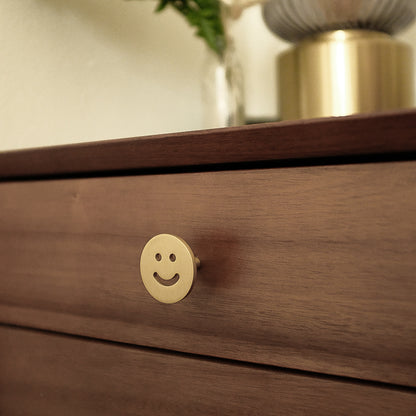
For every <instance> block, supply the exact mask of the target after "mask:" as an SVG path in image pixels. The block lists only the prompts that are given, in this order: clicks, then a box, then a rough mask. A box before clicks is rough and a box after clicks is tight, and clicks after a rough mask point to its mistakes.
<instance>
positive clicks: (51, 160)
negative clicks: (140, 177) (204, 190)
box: [0, 110, 416, 178]
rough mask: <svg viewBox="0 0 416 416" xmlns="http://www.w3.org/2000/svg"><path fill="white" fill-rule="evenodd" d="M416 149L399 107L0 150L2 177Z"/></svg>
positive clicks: (411, 124)
mask: <svg viewBox="0 0 416 416" xmlns="http://www.w3.org/2000/svg"><path fill="white" fill-rule="evenodd" d="M415 151H416V112H415V110H405V111H400V112H390V113H384V114H370V115H355V116H349V117H335V118H323V119H313V120H300V121H288V122H279V123H267V124H258V125H251V126H244V127H237V128H228V129H217V130H204V131H193V132H187V133H176V134H168V135H158V136H151V137H142V138H132V139H124V140H112V141H105V142H94V143H83V144H75V145H66V146H58V147H50V148H42V149H31V150H22V151H13V152H3V153H0V178H13V177H28V176H39V175H63V174H67V175H68V174H75V173H90V174H91V173H93V172H111V171H122V170H131V169H134V170H136V169H149V168H166V167H183V166H198V165H205V164H208V165H211V164H224V163H234V162H254V161H274V160H287V159H304V158H321V157H333V156H351V155H353V156H355V155H368V154H371V155H373V154H384V153H393V154H394V153H403V152H415Z"/></svg>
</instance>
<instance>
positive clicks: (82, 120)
mask: <svg viewBox="0 0 416 416" xmlns="http://www.w3.org/2000/svg"><path fill="white" fill-rule="evenodd" d="M154 7H155V2H153V1H143V2H125V1H123V0H1V2H0V38H1V39H2V44H1V47H0V51H1V70H0V150H6V149H16V148H24V147H34V146H44V145H51V144H61V143H74V142H80V141H91V140H100V139H107V138H117V137H129V136H140V135H147V134H154V133H165V132H172V131H184V130H193V129H199V128H202V127H203V125H202V116H201V113H202V105H201V99H200V82H199V74H200V69H201V65H202V61H203V56H204V46H203V44H202V43H201V41H200V40H199V39H197V38H195V37H194V36H193V34H192V30H191V29H190V28H189V27H188V26H187V25H186V24H185V21H184V20H183V18H182V17H181V16H179V15H177V14H176V13H175V12H173V11H170V10H167V11H165V12H163V13H161V14H158V15H155V14H154V13H153V9H154ZM234 32H235V34H236V37H237V49H238V52H239V55H240V59H241V61H242V64H243V68H244V72H245V87H246V88H245V89H246V108H247V114H248V116H249V117H256V118H273V117H275V115H276V114H277V109H276V100H275V96H276V93H275V90H276V86H275V72H274V61H275V56H276V54H277V53H278V52H280V51H281V50H283V49H284V48H286V47H287V45H286V44H285V43H283V42H281V41H279V40H278V39H277V38H275V37H274V36H273V35H272V34H270V33H269V32H268V31H267V29H266V28H265V26H264V24H263V22H262V20H261V14H260V8H259V7H253V8H252V9H250V10H247V11H246V12H245V13H244V14H243V17H242V18H241V19H240V21H238V22H237V24H236V25H235V28H234ZM404 38H405V39H406V40H407V41H408V42H411V43H413V44H415V43H416V25H415V26H414V27H413V28H412V29H411V30H410V31H408V32H407V33H406V34H404Z"/></svg>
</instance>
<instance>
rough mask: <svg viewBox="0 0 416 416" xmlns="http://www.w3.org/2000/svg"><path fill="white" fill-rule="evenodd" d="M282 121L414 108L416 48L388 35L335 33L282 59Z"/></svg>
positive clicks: (312, 40)
mask: <svg viewBox="0 0 416 416" xmlns="http://www.w3.org/2000/svg"><path fill="white" fill-rule="evenodd" d="M277 72H278V83H279V97H278V99H279V101H278V102H279V103H280V115H281V119H283V120H290V119H299V118H313V117H326V116H343V115H348V114H354V113H367V112H377V111H383V110H390V109H399V108H408V107H413V106H414V79H413V65H412V50H411V48H410V47H409V46H408V45H406V44H404V43H402V42H400V41H398V40H396V39H394V38H393V37H391V36H390V35H388V34H385V33H382V32H376V31H370V30H335V31H330V32H324V33H321V34H319V35H316V36H312V37H310V38H308V39H306V40H303V41H302V42H300V43H299V44H298V45H296V46H294V47H293V48H291V49H290V50H289V51H287V52H284V53H283V54H281V55H280V56H279V57H278V71H277Z"/></svg>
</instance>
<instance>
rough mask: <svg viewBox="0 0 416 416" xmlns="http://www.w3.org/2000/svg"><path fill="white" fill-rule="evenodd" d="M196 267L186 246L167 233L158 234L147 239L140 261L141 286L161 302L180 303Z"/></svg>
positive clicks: (193, 258) (190, 285) (191, 283)
mask: <svg viewBox="0 0 416 416" xmlns="http://www.w3.org/2000/svg"><path fill="white" fill-rule="evenodd" d="M196 267H197V266H196V261H195V256H194V254H193V253H192V250H191V248H190V247H189V246H188V244H187V243H186V242H185V241H184V240H182V239H181V238H179V237H176V236H174V235H170V234H159V235H157V236H155V237H153V238H152V239H150V240H149V241H148V242H147V244H146V245H145V247H144V248H143V251H142V254H141V258H140V274H141V278H142V281H143V284H144V286H145V287H146V289H147V291H148V292H149V293H150V294H151V295H152V296H153V297H154V298H155V299H157V300H158V301H160V302H163V303H175V302H179V301H180V300H182V299H183V298H184V297H185V296H186V295H187V294H188V293H189V291H190V290H191V288H192V285H193V282H194V279H195V276H196Z"/></svg>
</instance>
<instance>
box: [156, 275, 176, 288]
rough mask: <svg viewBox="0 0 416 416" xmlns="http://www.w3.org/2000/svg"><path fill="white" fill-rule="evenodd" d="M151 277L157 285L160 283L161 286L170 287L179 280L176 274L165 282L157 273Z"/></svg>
mask: <svg viewBox="0 0 416 416" xmlns="http://www.w3.org/2000/svg"><path fill="white" fill-rule="evenodd" d="M153 277H154V278H155V279H156V281H157V282H158V283H160V284H161V285H163V286H172V285H174V284H175V283H176V282H177V281H178V280H179V274H178V273H176V274H175V275H174V276H173V277H172V278H170V279H167V280H166V279H163V278H162V277H160V276H159V273H157V272H154V273H153Z"/></svg>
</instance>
